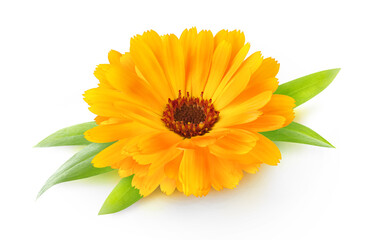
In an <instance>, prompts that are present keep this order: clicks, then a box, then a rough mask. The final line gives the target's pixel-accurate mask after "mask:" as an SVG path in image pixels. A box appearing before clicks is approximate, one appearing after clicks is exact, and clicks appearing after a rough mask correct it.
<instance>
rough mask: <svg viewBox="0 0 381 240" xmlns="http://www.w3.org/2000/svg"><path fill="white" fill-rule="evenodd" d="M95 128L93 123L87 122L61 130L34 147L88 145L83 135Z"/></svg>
mask: <svg viewBox="0 0 381 240" xmlns="http://www.w3.org/2000/svg"><path fill="white" fill-rule="evenodd" d="M95 126H97V124H96V123H95V122H87V123H81V124H77V125H74V126H71V127H67V128H63V129H61V130H58V131H57V132H55V133H53V134H52V135H50V136H48V137H47V138H45V139H44V140H42V141H41V142H39V143H38V144H37V145H36V147H55V146H71V145H88V144H90V143H91V142H89V141H87V140H86V139H85V138H84V136H83V133H84V132H86V131H87V130H89V129H91V128H93V127H95Z"/></svg>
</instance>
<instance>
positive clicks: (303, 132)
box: [261, 122, 334, 148]
mask: <svg viewBox="0 0 381 240" xmlns="http://www.w3.org/2000/svg"><path fill="white" fill-rule="evenodd" d="M261 134H263V135H264V136H265V137H267V138H269V139H270V140H272V141H280V142H293V143H302V144H309V145H314V146H319V147H328V148H334V146H333V145H332V144H330V143H329V142H328V141H327V140H325V139H324V138H323V137H321V136H320V135H319V134H317V133H316V132H315V131H313V130H312V129H310V128H308V127H306V126H304V125H302V124H299V123H296V122H292V123H290V124H289V125H288V126H286V127H284V128H281V129H278V130H275V131H270V132H262V133H261Z"/></svg>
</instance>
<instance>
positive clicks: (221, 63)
mask: <svg viewBox="0 0 381 240" xmlns="http://www.w3.org/2000/svg"><path fill="white" fill-rule="evenodd" d="M231 52H232V46H231V44H230V43H228V42H227V41H222V42H221V43H220V44H219V45H218V47H217V48H216V50H215V51H214V54H213V59H212V65H211V68H210V74H209V77H208V81H207V83H206V86H205V89H204V97H205V98H206V99H210V98H212V96H213V94H214V92H215V90H216V89H217V87H218V85H219V84H220V82H221V80H222V78H223V76H224V74H225V72H226V69H227V67H228V64H229V61H230V57H231Z"/></svg>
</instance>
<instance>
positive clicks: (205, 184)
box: [179, 149, 211, 197]
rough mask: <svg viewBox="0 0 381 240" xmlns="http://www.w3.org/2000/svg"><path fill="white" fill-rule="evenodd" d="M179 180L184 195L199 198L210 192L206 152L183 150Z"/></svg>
mask: <svg viewBox="0 0 381 240" xmlns="http://www.w3.org/2000/svg"><path fill="white" fill-rule="evenodd" d="M179 180H180V183H181V185H182V190H183V192H184V194H185V195H187V196H189V195H191V194H193V195H195V196H197V197H200V196H205V195H206V194H208V192H209V190H210V186H211V183H210V176H209V166H208V163H207V157H206V152H205V151H204V150H202V149H197V150H195V149H186V150H184V155H183V159H182V161H181V163H180V169H179Z"/></svg>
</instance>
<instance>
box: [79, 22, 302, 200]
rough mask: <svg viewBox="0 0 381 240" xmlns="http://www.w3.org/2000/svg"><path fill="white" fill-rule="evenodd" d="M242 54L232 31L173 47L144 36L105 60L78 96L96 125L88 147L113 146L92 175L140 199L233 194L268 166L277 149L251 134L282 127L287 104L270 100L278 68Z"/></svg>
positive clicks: (170, 39) (168, 39)
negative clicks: (105, 173)
mask: <svg viewBox="0 0 381 240" xmlns="http://www.w3.org/2000/svg"><path fill="white" fill-rule="evenodd" d="M249 47H250V45H249V44H248V43H245V36H244V34H243V33H242V32H240V31H230V32H229V31H225V30H222V31H220V32H218V33H217V34H216V35H215V36H213V34H212V33H211V32H210V31H201V32H197V30H196V29H195V28H192V29H189V30H185V31H184V32H183V33H182V34H181V37H180V38H177V37H176V36H175V35H173V34H171V35H164V36H159V35H158V34H157V33H156V32H155V31H148V32H145V33H144V34H143V35H137V36H135V37H134V38H132V39H131V43H130V52H127V53H125V54H121V53H119V52H117V51H111V52H110V53H109V56H108V58H109V62H110V64H101V65H99V66H98V67H97V69H96V70H95V76H96V77H97V78H98V79H99V82H100V83H99V87H97V88H94V89H90V90H88V91H86V92H85V94H84V97H85V101H86V102H87V103H88V104H89V105H90V108H89V109H90V111H91V112H93V113H94V114H96V115H97V117H96V119H95V120H96V122H97V124H98V126H96V127H94V128H92V129H90V130H88V131H86V133H85V138H86V139H87V140H89V141H91V142H95V143H107V142H115V143H113V144H112V145H111V146H109V147H107V148H106V149H104V150H103V151H101V152H100V153H99V154H97V155H96V156H95V157H94V159H93V160H92V163H93V165H94V166H95V167H99V168H101V167H107V166H110V167H111V168H114V169H118V173H119V175H120V177H122V178H123V177H127V176H131V175H133V180H132V185H133V186H134V187H136V188H137V189H139V192H140V194H141V195H143V196H147V195H149V194H150V193H152V192H153V191H154V190H155V189H156V188H157V187H159V186H160V189H161V190H162V191H163V192H164V193H166V194H168V195H169V194H172V193H173V192H174V191H175V189H177V190H178V191H180V192H183V193H184V194H185V195H191V194H193V195H195V196H204V195H206V194H207V193H208V192H209V191H210V189H211V187H213V188H214V189H216V190H221V189H223V188H234V187H236V186H237V184H238V183H239V181H240V180H241V178H242V176H243V171H245V172H249V173H255V172H257V170H258V167H259V166H260V165H261V164H262V163H265V164H269V165H277V163H279V160H280V158H281V154H280V151H279V150H278V148H277V146H276V145H275V144H274V143H273V142H272V141H270V140H269V139H267V138H266V137H264V136H263V135H262V134H261V132H266V131H272V130H276V129H279V128H282V127H285V126H287V125H288V124H289V123H291V122H292V120H293V118H294V112H293V108H294V106H295V104H294V99H293V98H291V97H289V96H286V95H278V94H273V93H274V92H275V90H276V89H277V87H278V80H277V78H276V75H277V73H278V70H279V64H278V63H277V62H276V61H275V60H274V59H272V58H265V59H264V58H263V57H262V55H261V53H260V52H255V53H253V54H251V55H250V56H248V57H247V54H248V52H249Z"/></svg>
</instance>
